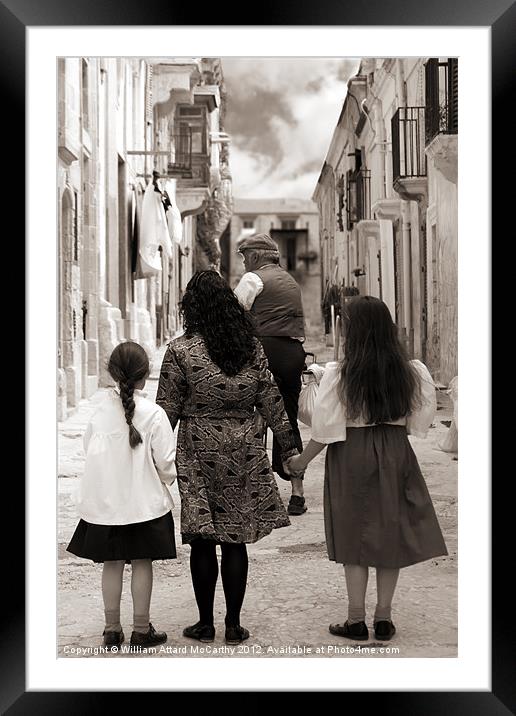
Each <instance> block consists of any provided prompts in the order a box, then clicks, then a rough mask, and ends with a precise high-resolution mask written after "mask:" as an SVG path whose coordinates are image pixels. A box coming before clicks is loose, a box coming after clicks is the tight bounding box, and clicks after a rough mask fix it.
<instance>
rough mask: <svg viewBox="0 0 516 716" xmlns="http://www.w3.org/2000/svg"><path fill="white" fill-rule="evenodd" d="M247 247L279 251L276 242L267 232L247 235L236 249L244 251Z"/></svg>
mask: <svg viewBox="0 0 516 716" xmlns="http://www.w3.org/2000/svg"><path fill="white" fill-rule="evenodd" d="M247 249H257V250H259V251H264V250H265V251H277V252H278V253H279V249H278V244H277V243H276V242H275V241H274V239H271V237H270V236H269V234H255V235H254V236H248V237H247V238H245V239H242V241H241V242H240V243H239V244H238V251H246V250H247Z"/></svg>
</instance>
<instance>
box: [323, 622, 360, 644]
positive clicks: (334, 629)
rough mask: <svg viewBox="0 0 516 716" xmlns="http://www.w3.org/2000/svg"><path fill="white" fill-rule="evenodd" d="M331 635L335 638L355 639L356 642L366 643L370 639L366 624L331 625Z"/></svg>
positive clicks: (345, 623) (346, 623)
mask: <svg viewBox="0 0 516 716" xmlns="http://www.w3.org/2000/svg"><path fill="white" fill-rule="evenodd" d="M330 634H335V636H345V637H346V638H347V639H355V640H356V641H366V640H367V639H369V630H368V628H367V626H366V623H365V622H355V624H350V623H349V622H347V621H346V622H344V624H330Z"/></svg>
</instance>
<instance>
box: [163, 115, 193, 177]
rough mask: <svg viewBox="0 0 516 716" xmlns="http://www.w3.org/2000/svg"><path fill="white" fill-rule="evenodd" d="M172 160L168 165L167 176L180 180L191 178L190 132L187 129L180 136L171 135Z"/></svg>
mask: <svg viewBox="0 0 516 716" xmlns="http://www.w3.org/2000/svg"><path fill="white" fill-rule="evenodd" d="M170 138H171V140H172V146H173V147H174V150H173V159H172V160H171V161H170V162H169V163H168V166H167V175H168V176H169V177H178V178H181V179H191V178H192V130H191V128H190V127H187V128H186V129H185V131H183V132H181V133H180V134H173V135H171V137H170Z"/></svg>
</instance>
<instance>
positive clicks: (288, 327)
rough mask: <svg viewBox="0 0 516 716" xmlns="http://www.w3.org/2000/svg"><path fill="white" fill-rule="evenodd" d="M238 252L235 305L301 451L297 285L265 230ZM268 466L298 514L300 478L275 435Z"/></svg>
mask: <svg viewBox="0 0 516 716" xmlns="http://www.w3.org/2000/svg"><path fill="white" fill-rule="evenodd" d="M238 252H239V254H241V255H242V257H243V260H244V267H245V271H246V272H245V273H244V275H243V276H242V278H241V279H240V282H239V284H238V286H237V287H236V288H235V294H236V296H237V298H238V300H239V302H240V304H241V305H242V306H243V307H244V308H245V310H247V311H250V312H251V314H252V316H253V318H254V322H255V325H256V329H257V333H258V337H259V339H260V341H261V343H262V345H263V349H264V352H265V355H266V356H267V360H268V363H269V368H270V371H271V373H272V374H273V376H274V379H275V380H276V383H277V385H278V388H279V390H280V392H281V395H282V396H283V402H284V404H285V410H286V413H287V415H288V417H289V420H290V424H291V425H292V430H293V431H294V435H295V436H296V444H297V446H298V448H299V450H301V451H302V450H303V442H302V440H301V435H300V434H299V428H298V424H297V411H298V400H299V394H300V392H301V373H302V372H303V367H304V364H305V351H304V349H303V346H302V342H303V341H304V339H305V329H304V317H303V305H302V302H301V289H300V288H299V285H298V284H297V283H296V281H295V280H294V279H293V278H292V276H291V275H290V274H289V273H287V271H285V270H284V269H282V268H281V266H280V265H279V256H280V255H279V251H278V245H277V244H276V242H275V241H273V239H271V237H270V236H269V235H268V234H256V235H254V236H250V237H248V238H245V239H244V240H243V241H241V242H240V244H239V246H238ZM272 469H273V470H274V471H275V472H276V473H277V474H278V475H279V476H280V477H281V478H282V479H283V480H290V482H291V485H292V495H291V497H290V502H289V504H288V508H287V511H288V513H289V515H302V514H303V513H304V512H306V505H305V498H304V496H303V493H304V490H303V478H302V476H300V477H292V476H290V475H287V474H286V473H285V471H284V469H283V466H282V463H281V457H280V450H279V444H278V443H277V441H276V439H275V438H273V444H272Z"/></svg>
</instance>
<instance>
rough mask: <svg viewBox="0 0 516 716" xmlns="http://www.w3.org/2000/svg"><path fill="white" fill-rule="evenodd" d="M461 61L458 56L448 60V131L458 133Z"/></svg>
mask: <svg viewBox="0 0 516 716" xmlns="http://www.w3.org/2000/svg"><path fill="white" fill-rule="evenodd" d="M458 99H459V61H458V59H457V58H456V57H450V59H449V60H448V131H449V132H450V134H456V133H457V132H458V130H459V114H458Z"/></svg>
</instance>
